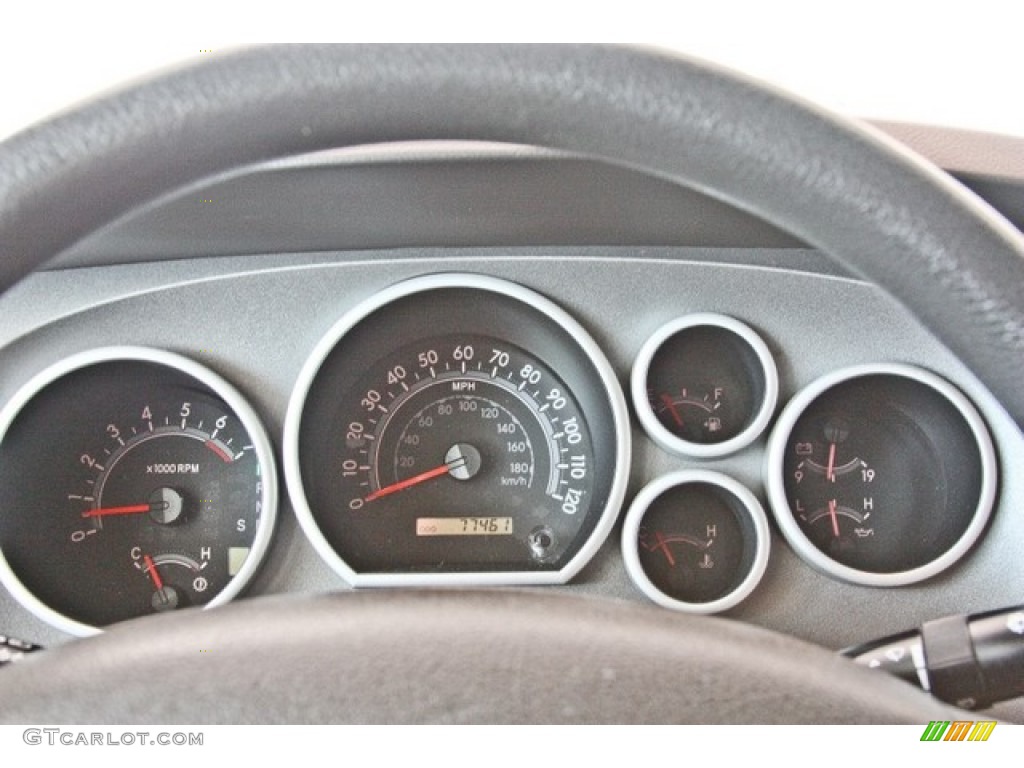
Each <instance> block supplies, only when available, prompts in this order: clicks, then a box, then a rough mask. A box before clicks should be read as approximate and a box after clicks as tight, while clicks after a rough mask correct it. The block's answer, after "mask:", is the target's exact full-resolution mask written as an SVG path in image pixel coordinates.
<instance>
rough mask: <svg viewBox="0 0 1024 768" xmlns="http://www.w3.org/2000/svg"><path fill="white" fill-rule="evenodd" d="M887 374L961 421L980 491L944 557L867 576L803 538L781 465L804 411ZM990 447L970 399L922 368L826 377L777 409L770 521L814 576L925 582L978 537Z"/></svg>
mask: <svg viewBox="0 0 1024 768" xmlns="http://www.w3.org/2000/svg"><path fill="white" fill-rule="evenodd" d="M876 375H887V376H897V377H903V378H907V379H911V380H913V381H917V382H919V383H921V384H924V385H925V386H927V387H930V388H931V389H933V390H934V391H935V392H937V393H938V394H940V395H942V396H943V397H944V398H945V399H946V400H948V401H949V403H950V404H951V405H953V407H954V408H956V410H957V411H958V412H959V413H960V415H961V416H962V417H963V418H964V420H965V422H966V423H967V425H968V427H969V428H970V430H971V433H972V434H973V436H974V439H975V442H976V444H977V447H978V455H979V459H980V462H981V489H980V493H979V495H978V504H977V507H976V508H975V511H974V516H973V517H972V518H971V523H970V524H969V525H968V527H967V530H966V531H964V533H963V535H962V536H961V537H960V538H959V539H958V540H957V542H956V543H955V544H954V545H953V546H952V547H951V548H950V549H948V550H947V551H946V552H945V553H943V554H942V555H940V556H939V557H937V558H935V559H934V560H932V561H930V562H929V563H926V564H925V565H922V566H919V567H917V568H912V569H910V570H908V571H898V572H895V573H873V572H871V571H862V570H859V569H857V568H851V567H849V566H847V565H843V564H842V563H839V562H836V561H835V560H833V559H832V558H830V557H828V555H826V554H825V553H823V552H822V551H821V550H819V549H818V548H817V547H816V546H814V543H813V542H812V541H811V540H810V539H809V538H808V537H807V536H806V535H804V533H803V531H801V530H800V526H799V525H797V522H796V518H795V517H794V515H793V512H792V510H791V509H790V507H789V501H788V500H787V499H786V488H785V482H784V477H783V462H784V459H785V452H786V444H787V443H788V442H789V437H790V433H791V432H792V430H793V427H794V426H795V425H796V422H797V421H798V420H799V418H800V417H801V416H802V415H803V413H804V411H805V410H807V408H808V407H809V406H810V405H811V404H812V403H813V402H814V401H815V400H816V399H817V398H818V397H819V396H820V395H822V394H824V393H825V392H827V391H828V390H829V389H831V388H832V387H834V386H836V385H837V384H842V383H843V382H846V381H850V380H852V379H857V378H862V377H865V376H876ZM996 467H997V464H996V453H995V447H994V446H993V443H992V438H991V436H990V435H989V432H988V428H987V427H986V426H985V422H984V420H983V419H982V417H981V414H979V413H978V410H977V409H976V408H975V407H974V405H973V404H972V403H971V401H970V400H968V399H967V397H966V396H965V395H964V394H963V393H962V392H960V390H958V389H957V388H956V387H954V386H953V385H952V384H950V383H949V382H948V381H946V380H945V379H943V378H941V377H939V376H937V375H935V374H934V373H930V372H929V371H926V370H924V369H922V368H918V367H916V366H913V365H907V364H902V363H870V364H865V365H856V366H852V367H849V368H843V369H842V370H839V371H834V372H832V373H829V374H827V375H825V376H822V377H821V378H819V379H817V380H816V381H814V382H812V383H811V384H809V385H808V386H807V387H805V388H804V389H802V390H800V392H798V393H797V394H796V396H795V397H794V398H793V399H792V400H791V401H790V402H789V404H788V405H787V406H786V407H785V408H784V409H783V411H782V413H781V414H780V416H779V419H778V421H777V422H776V424H775V428H774V429H773V430H772V434H771V436H770V437H769V440H768V451H767V453H766V454H765V464H764V481H765V487H766V488H767V491H768V501H769V504H770V506H771V508H772V513H773V515H774V517H775V521H776V522H777V523H778V525H779V529H780V530H781V531H782V535H783V536H784V537H785V538H786V541H788V542H789V545H790V546H791V547H792V548H793V550H794V551H795V552H796V553H797V554H798V555H799V556H800V557H801V558H803V560H804V561H805V562H807V563H809V564H810V565H812V566H814V567H815V568H817V569H818V570H819V571H821V572H823V573H825V574H828V575H829V576H834V577H835V578H838V579H841V580H843V581H847V582H850V583H852V584H862V585H864V586H869V587H900V586H905V585H907V584H915V583H917V582H920V581H924V580H925V579H929V578H931V577H932V576H935V575H936V574H939V573H941V572H942V571H944V570H946V569H947V568H949V567H950V566H951V565H953V564H954V563H956V562H957V561H958V560H959V559H960V558H961V557H963V556H964V555H965V554H966V553H967V551H968V550H969V549H970V548H971V547H972V546H973V545H974V543H975V542H976V541H977V540H978V538H979V537H980V536H981V534H982V532H983V531H984V530H985V526H986V525H987V524H988V520H989V517H990V516H991V513H992V508H993V505H994V503H995V497H996V485H997V469H996Z"/></svg>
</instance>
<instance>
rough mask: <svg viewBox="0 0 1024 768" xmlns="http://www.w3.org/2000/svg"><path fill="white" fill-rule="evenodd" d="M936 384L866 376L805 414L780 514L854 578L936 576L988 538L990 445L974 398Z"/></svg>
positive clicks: (827, 393)
mask: <svg viewBox="0 0 1024 768" xmlns="http://www.w3.org/2000/svg"><path fill="white" fill-rule="evenodd" d="M911 371H913V369H911ZM922 377H924V380H922ZM932 378H933V377H931V376H930V375H927V374H924V372H916V375H915V376H914V377H910V376H905V375H893V374H890V373H878V374H874V375H871V374H869V375H863V376H856V377H854V378H850V379H848V380H843V381H839V382H838V383H836V384H834V385H833V386H831V387H828V388H827V389H825V390H824V391H822V392H820V393H819V394H817V396H815V397H813V399H811V400H810V401H809V402H808V403H807V404H806V406H805V407H804V408H803V409H802V411H801V413H800V414H799V416H798V417H797V418H796V419H795V421H794V422H793V424H792V426H791V427H790V428H788V430H787V435H786V438H785V444H784V447H783V448H782V456H781V459H782V464H781V480H782V482H781V487H782V489H783V491H784V494H785V502H784V509H783V510H778V511H780V512H781V513H782V515H783V516H784V518H785V519H787V520H789V521H792V525H791V528H793V529H794V530H795V531H797V532H798V533H799V535H800V538H799V541H800V543H801V545H802V546H807V545H809V546H810V547H811V548H813V550H812V551H817V552H818V553H820V555H822V556H824V559H825V561H826V562H832V563H835V564H838V565H839V566H842V567H844V568H845V569H850V570H852V571H854V572H860V573H862V574H878V575H881V576H883V577H885V576H894V575H895V576H896V578H898V579H899V578H900V577H901V576H903V575H906V574H911V573H916V574H918V576H919V577H920V578H924V577H926V576H928V575H931V573H933V572H937V569H941V567H944V564H948V562H949V561H950V559H951V558H950V553H953V554H954V557H953V558H952V559H955V556H958V554H957V553H958V552H959V551H962V550H963V549H964V548H965V547H966V546H967V545H968V544H969V543H970V541H969V540H973V537H975V536H976V535H977V533H978V532H979V531H980V528H981V526H983V524H984V519H985V518H986V517H987V514H988V510H989V507H990V506H991V488H992V486H993V485H994V478H993V477H992V475H993V474H994V462H993V461H992V459H991V447H990V443H988V442H987V434H985V433H984V428H983V426H981V423H980V418H978V417H977V415H976V413H975V412H974V409H973V408H972V407H971V406H970V404H969V403H967V401H966V400H965V399H964V398H963V397H962V395H960V394H959V393H957V392H955V390H953V389H952V387H949V385H948V384H945V383H944V382H941V381H938V380H935V381H938V385H936V384H935V383H934V382H933V381H932ZM936 386H941V387H942V389H937V388H936ZM951 398H952V399H951ZM967 409H969V410H967ZM780 522H781V521H780ZM784 528H785V526H784ZM969 534H970V535H969ZM968 539H969V540H968ZM818 562H820V560H819V561H818ZM840 575H844V576H847V577H849V572H844V571H840ZM867 583H876V582H874V581H872V580H870V579H867ZM877 583H883V584H884V583H885V581H884V580H883V581H882V582H877Z"/></svg>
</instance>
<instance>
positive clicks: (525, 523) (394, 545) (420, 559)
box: [285, 275, 628, 585]
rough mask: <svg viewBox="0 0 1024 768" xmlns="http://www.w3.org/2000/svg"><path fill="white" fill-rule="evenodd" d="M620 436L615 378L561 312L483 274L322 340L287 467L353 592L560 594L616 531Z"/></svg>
mask: <svg viewBox="0 0 1024 768" xmlns="http://www.w3.org/2000/svg"><path fill="white" fill-rule="evenodd" d="M625 425H626V417H625V405H624V402H623V398H622V394H621V391H620V390H619V389H618V385H617V382H616V381H615V379H614V376H613V375H612V373H611V369H610V366H609V365H608V363H607V361H606V360H605V359H604V358H603V357H602V356H601V355H600V353H599V352H598V351H597V347H596V345H595V344H594V343H593V342H592V341H590V340H589V337H588V336H587V334H586V333H585V332H584V331H583V329H582V328H580V327H579V326H578V325H577V324H576V323H575V321H573V320H572V319H571V318H569V317H568V316H567V315H566V314H565V313H564V312H562V311H561V310H560V309H558V308H557V307H555V306H554V305H552V304H551V303H550V302H548V301H547V300H546V299H543V298H542V297H540V296H538V295H536V294H534V293H532V292H530V291H527V290H525V289H523V288H521V287H519V286H516V285H512V284H509V283H505V282H503V281H499V280H494V279H490V278H484V277H479V276H470V275H445V276H436V277H429V278H420V279H418V280H412V281H409V282H407V283H403V284H400V285H398V286H395V287H394V288H392V289H390V290H388V291H385V292H384V293H382V294H380V295H378V296H376V297H374V298H373V299H372V300H371V301H369V302H367V303H366V304H364V305H362V306H360V307H358V308H356V309H355V310H353V312H351V313H350V314H349V315H347V316H346V317H345V318H343V319H342V320H341V321H340V322H339V324H338V325H337V326H335V328H334V329H332V331H331V332H330V333H329V334H328V335H327V337H326V338H325V339H324V341H323V342H321V345H320V347H319V348H318V350H317V352H315V353H314V355H313V357H312V359H311V361H310V364H308V365H307V367H306V370H305V371H304V373H303V376H302V377H300V382H299V385H298V387H297V389H296V394H295V396H294V398H293V401H292V405H291V408H290V410H289V415H288V423H287V425H286V436H285V441H286V472H287V473H288V481H289V488H290V491H291V493H292V498H293V501H294V503H295V506H296V508H297V510H298V511H299V515H300V519H301V520H302V522H303V525H304V527H305V528H306V530H307V533H308V534H309V535H310V538H311V540H312V541H313V542H314V544H315V545H316V546H317V548H318V550H319V551H320V552H321V554H322V555H323V556H324V557H325V558H326V559H327V561H328V562H329V563H331V565H332V566H334V567H335V569H336V570H337V571H338V572H339V573H340V574H341V575H342V576H343V577H345V578H346V579H347V580H349V581H350V582H351V583H353V584H355V585H389V584H394V585H398V584H410V583H413V584H431V583H437V584H443V583H478V584H488V583H547V582H560V581H564V580H566V579H568V578H569V577H570V576H571V575H572V574H574V573H575V572H576V571H577V570H578V569H579V568H580V567H582V565H583V564H584V563H585V562H586V560H587V559H589V557H590V556H591V555H592V554H593V553H594V551H596V549H597V547H598V546H600V543H601V542H602V541H603V540H604V538H605V537H606V536H607V533H608V531H609V529H610V527H611V525H612V522H613V520H614V517H615V514H616V512H617V510H618V507H619V505H620V503H621V500H622V495H623V492H624V484H625V478H624V475H625V472H626V466H627V463H628V461H627V457H628V433H627V430H626V426H625Z"/></svg>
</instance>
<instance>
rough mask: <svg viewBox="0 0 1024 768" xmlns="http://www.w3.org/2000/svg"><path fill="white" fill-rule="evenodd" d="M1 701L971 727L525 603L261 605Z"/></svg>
mask: <svg viewBox="0 0 1024 768" xmlns="http://www.w3.org/2000/svg"><path fill="white" fill-rule="evenodd" d="M201 651H205V653H200V652H201ZM197 657H201V658H197ZM37 661H38V662H41V663H38V664H37V663H36V662H37ZM167 670H174V673H173V674H167ZM383 670H386V671H387V673H386V674H382V671H383ZM44 671H45V674H43V672H44ZM53 680H60V681H61V685H60V695H59V696H54V695H53V690H52V689H53ZM0 685H3V686H4V687H5V688H7V689H8V690H16V691H18V694H19V695H18V696H16V697H9V698H8V699H7V700H5V702H4V707H3V709H0V721H2V722H4V723H39V722H47V723H86V722H88V723H111V722H113V723H133V722H137V723H164V724H172V723H201V722H205V723H297V722H302V723H865V722H867V723H908V724H910V723H913V724H919V723H921V722H922V721H924V722H927V721H929V720H954V719H959V718H958V715H959V713H958V712H957V710H954V709H951V708H949V707H946V706H943V705H941V704H939V703H937V702H935V701H933V700H931V699H929V698H928V697H927V696H925V695H924V694H923V693H921V692H920V691H918V690H916V689H914V688H912V687H911V686H908V685H906V684H905V683H902V682H899V681H897V680H894V679H892V678H889V677H887V676H884V675H879V674H877V673H874V672H871V671H869V670H865V669H862V668H859V667H857V666H856V665H855V664H853V663H851V662H850V661H848V660H846V659H842V658H839V657H837V656H835V655H833V654H830V653H827V652H825V651H823V650H822V649H820V648H815V647H814V646H810V645H806V644H803V643H798V642H795V641H793V640H789V639H786V638H782V637H780V636H779V635H776V634H774V633H770V632H764V631H763V630H760V629H757V628H755V627H749V626H744V625H742V624H737V623H735V622H725V621H721V620H718V619H714V618H708V617H701V618H692V617H686V616H679V615H677V614H673V613H671V612H669V611H663V610H659V609H656V608H645V607H641V606H634V605H624V604H621V603H614V602H605V601H594V600H586V599H582V598H575V599H574V598H569V597H565V596H557V595H551V594H545V595H540V594H536V593H515V592H486V593H481V592H462V593H437V592H420V593H394V592H391V593H374V594H366V593H362V594H355V595H333V596H316V597H312V596H311V597H305V598H301V599H293V600H282V599H264V600H252V601H248V602H246V603H237V604H235V605H232V606H227V607H225V608H221V609H217V610H216V611H208V612H206V613H205V614H202V615H200V614H197V613H189V614H188V615H184V614H182V615H178V616H174V617H167V616H163V617H157V618H156V619H153V620H150V621H147V622H134V623H132V624H125V625H123V626H121V627H119V628H117V629H115V630H112V631H111V632H109V633H107V634H106V635H102V636H99V637H95V638H88V639H87V640H83V641H81V642H79V643H76V644H74V645H72V646H68V647H66V648H61V649H58V650H57V651H54V652H52V653H47V654H45V655H44V654H35V655H34V656H32V657H28V658H26V659H24V660H22V661H21V662H20V663H19V664H18V665H16V666H15V667H12V668H10V669H8V670H4V674H3V677H2V678H0ZM109 691H117V695H116V696H109V695H108V693H109ZM154 691H158V692H159V693H158V694H157V695H154Z"/></svg>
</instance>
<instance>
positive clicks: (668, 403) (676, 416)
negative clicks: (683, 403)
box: [661, 395, 683, 427]
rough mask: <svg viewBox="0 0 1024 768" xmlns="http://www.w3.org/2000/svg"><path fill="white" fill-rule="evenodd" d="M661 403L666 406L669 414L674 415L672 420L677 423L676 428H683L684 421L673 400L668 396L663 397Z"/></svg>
mask: <svg viewBox="0 0 1024 768" xmlns="http://www.w3.org/2000/svg"><path fill="white" fill-rule="evenodd" d="M661 402H662V403H664V404H665V407H666V408H668V412H669V413H671V414H672V420H673V421H675V423H676V426H677V427H681V426H683V419H682V417H681V416H680V415H679V411H678V410H676V405H675V403H673V402H672V398H671V397H669V396H668V395H662V396H661Z"/></svg>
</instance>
